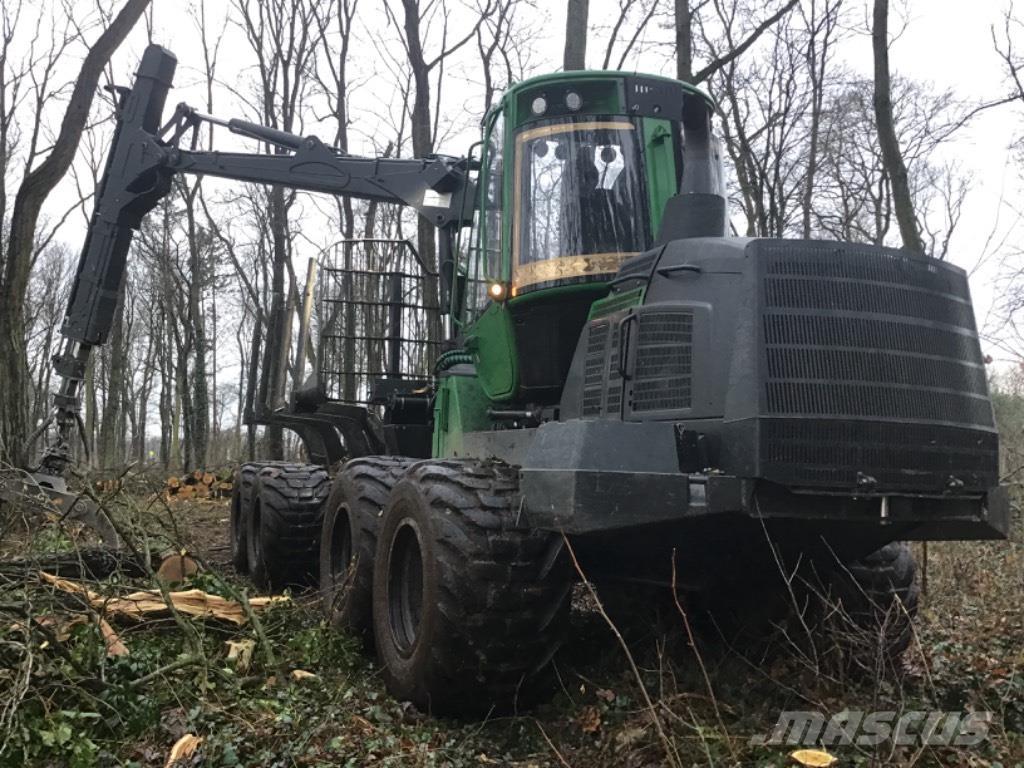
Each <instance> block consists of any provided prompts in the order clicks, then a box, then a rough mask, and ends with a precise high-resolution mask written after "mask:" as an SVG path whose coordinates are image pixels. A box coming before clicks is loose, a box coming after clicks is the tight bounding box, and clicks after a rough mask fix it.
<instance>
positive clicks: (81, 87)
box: [0, 0, 149, 465]
mask: <svg viewBox="0 0 1024 768" xmlns="http://www.w3.org/2000/svg"><path fill="white" fill-rule="evenodd" d="M148 5H149V0H127V2H126V3H125V5H124V7H123V8H122V9H121V11H120V12H119V13H118V14H117V16H116V17H115V18H114V20H113V21H112V22H111V24H110V26H109V27H107V28H106V29H105V30H104V31H103V33H102V34H101V35H100V36H99V38H98V39H97V40H96V43H95V44H94V45H93V46H92V48H90V49H89V52H88V53H87V54H86V56H85V60H84V61H83V62H82V68H81V70H80V71H79V73H78V78H77V80H76V81H75V85H74V89H73V90H72V92H71V97H70V99H69V100H68V106H67V109H66V110H65V112H64V119H63V121H62V122H61V126H60V132H59V134H58V135H57V138H56V140H55V141H54V143H53V150H52V151H51V152H50V154H49V155H47V157H46V159H45V160H43V162H41V163H40V164H39V166H38V167H37V168H36V169H35V170H33V171H31V172H30V173H28V175H26V177H25V179H24V181H22V183H21V187H20V188H19V189H18V192H17V195H16V196H15V198H14V206H13V208H12V209H11V223H10V235H9V239H8V242H7V257H6V260H5V263H4V274H3V278H2V280H0V296H3V298H4V300H3V301H2V302H0V369H2V370H3V371H4V386H3V387H2V388H0V453H2V454H4V455H3V456H0V458H6V459H7V460H9V461H12V462H14V463H16V464H19V465H22V464H24V463H25V460H26V458H27V457H26V456H24V446H25V442H26V437H27V431H28V423H27V416H28V398H27V395H28V386H29V381H30V379H29V375H28V360H27V358H26V356H25V314H24V313H25V294H26V292H27V288H28V279H29V272H30V270H31V264H32V251H33V246H34V245H35V233H36V223H37V221H38V220H39V213H40V211H41V210H42V207H43V203H44V201H45V200H46V198H47V196H48V195H49V194H50V192H51V191H52V190H53V188H54V187H55V186H57V184H58V182H60V180H61V179H62V178H64V174H66V173H67V171H68V168H70V167H71V163H72V161H73V160H74V158H75V153H76V152H77V150H78V142H79V140H80V139H81V137H82V131H83V129H84V128H85V123H86V120H88V118H89V111H90V110H91V108H92V100H93V95H94V94H95V93H96V88H97V86H98V85H99V80H100V76H101V75H102V74H103V69H104V67H105V66H106V65H107V63H108V62H109V61H110V57H111V56H112V55H113V53H114V51H115V50H117V48H118V46H120V45H121V42H122V41H123V40H124V38H125V37H126V36H127V35H128V33H129V32H130V31H131V29H132V27H134V26H135V22H136V21H138V19H139V17H140V16H142V13H143V11H145V9H146V6H148Z"/></svg>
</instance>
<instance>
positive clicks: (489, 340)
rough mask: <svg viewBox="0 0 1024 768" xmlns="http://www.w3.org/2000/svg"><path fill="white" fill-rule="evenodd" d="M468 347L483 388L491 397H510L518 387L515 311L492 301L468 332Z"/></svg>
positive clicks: (501, 398)
mask: <svg viewBox="0 0 1024 768" xmlns="http://www.w3.org/2000/svg"><path fill="white" fill-rule="evenodd" d="M467 334H468V335H467V336H466V342H465V347H466V350H467V351H468V352H470V353H471V354H472V355H473V360H474V361H475V362H476V369H477V373H478V375H479V377H480V387H481V389H482V390H483V392H484V394H486V395H487V396H488V397H489V398H490V399H491V400H499V401H500V400H508V399H509V398H511V397H512V396H513V395H515V392H516V388H517V387H518V386H519V371H518V370H517V367H516V349H515V345H516V344H515V336H514V329H513V328H512V314H511V313H510V312H509V309H508V306H507V305H506V304H504V303H500V304H498V303H493V302H492V303H491V305H490V306H489V307H487V309H486V310H484V313H483V314H482V315H480V318H479V319H478V320H477V321H476V322H475V323H473V326H472V327H471V328H470V329H469V330H468V331H467Z"/></svg>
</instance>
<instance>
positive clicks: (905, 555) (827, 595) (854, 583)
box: [812, 541, 920, 672]
mask: <svg viewBox="0 0 1024 768" xmlns="http://www.w3.org/2000/svg"><path fill="white" fill-rule="evenodd" d="M816 572H817V573H816V575H817V576H818V577H820V578H819V579H818V580H817V584H812V586H819V585H821V586H823V587H824V589H823V590H822V591H820V592H819V591H817V590H815V594H816V596H817V597H818V598H819V599H821V600H822V602H823V605H824V608H823V613H824V614H825V615H826V619H825V622H824V623H825V625H826V628H827V630H828V631H829V634H830V636H831V638H832V639H833V641H834V643H833V646H834V648H835V650H837V651H840V652H842V654H843V658H844V659H845V660H846V661H847V662H848V663H852V664H854V665H856V666H859V667H862V668H865V669H866V670H868V671H872V672H875V671H877V669H878V667H879V666H880V665H889V664H893V663H894V662H896V661H897V660H898V658H899V657H900V656H901V655H902V654H903V653H904V652H905V651H906V650H907V649H908V648H909V647H910V644H911V641H912V640H913V637H914V618H915V617H916V615H917V607H918V599H919V597H920V586H919V584H918V581H917V563H916V562H915V561H914V555H913V553H912V552H911V551H910V547H909V545H907V544H906V543H904V542H899V541H894V542H892V543H890V544H886V545H885V546H884V547H882V548H881V549H879V550H877V551H876V552H873V553H872V554H870V555H868V556H867V557H865V558H862V559H860V560H855V561H853V562H850V563H847V564H840V563H836V562H829V561H826V562H825V564H817V565H816Z"/></svg>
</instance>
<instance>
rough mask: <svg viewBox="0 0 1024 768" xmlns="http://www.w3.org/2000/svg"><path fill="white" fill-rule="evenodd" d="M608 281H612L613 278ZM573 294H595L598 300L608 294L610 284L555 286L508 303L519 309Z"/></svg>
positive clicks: (531, 292) (526, 294) (527, 294)
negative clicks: (526, 305) (540, 301)
mask: <svg viewBox="0 0 1024 768" xmlns="http://www.w3.org/2000/svg"><path fill="white" fill-rule="evenodd" d="M608 279H609V280H611V277H609V278H608ZM573 293H592V294H594V299H595V300H597V299H599V298H601V297H602V296H604V295H605V294H607V293H608V284H607V283H605V282H594V283H575V284H573V285H555V286H552V287H550V288H541V289H540V290H536V291H530V292H529V293H525V294H523V295H522V296H516V297H515V298H512V299H509V301H508V303H509V304H511V305H512V306H515V307H518V306H521V305H524V304H529V303H531V302H534V301H537V300H538V299H540V300H544V299H549V298H551V297H552V296H563V295H568V294H573Z"/></svg>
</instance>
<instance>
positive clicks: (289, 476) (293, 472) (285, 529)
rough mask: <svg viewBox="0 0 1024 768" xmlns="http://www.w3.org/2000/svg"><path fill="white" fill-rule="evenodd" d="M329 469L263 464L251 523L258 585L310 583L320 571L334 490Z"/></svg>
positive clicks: (249, 544)
mask: <svg viewBox="0 0 1024 768" xmlns="http://www.w3.org/2000/svg"><path fill="white" fill-rule="evenodd" d="M330 487H331V479H330V477H329V476H328V474H327V470H326V469H324V468H323V467H320V466H316V465H312V464H276V465H271V466H264V467H262V468H261V469H260V471H259V474H258V475H257V477H256V483H255V487H254V492H253V499H252V505H251V508H250V510H249V517H248V525H247V526H246V551H247V553H248V558H247V559H248V564H249V576H250V578H251V579H252V580H253V583H255V584H256V586H258V587H260V588H263V589H266V588H272V589H280V588H281V587H284V586H287V585H290V584H299V585H301V584H308V583H309V582H310V581H312V580H313V579H315V577H316V574H317V554H318V546H317V543H318V536H319V533H320V524H321V517H322V515H323V508H324V502H325V501H326V500H327V496H328V494H329V492H330Z"/></svg>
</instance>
